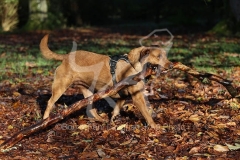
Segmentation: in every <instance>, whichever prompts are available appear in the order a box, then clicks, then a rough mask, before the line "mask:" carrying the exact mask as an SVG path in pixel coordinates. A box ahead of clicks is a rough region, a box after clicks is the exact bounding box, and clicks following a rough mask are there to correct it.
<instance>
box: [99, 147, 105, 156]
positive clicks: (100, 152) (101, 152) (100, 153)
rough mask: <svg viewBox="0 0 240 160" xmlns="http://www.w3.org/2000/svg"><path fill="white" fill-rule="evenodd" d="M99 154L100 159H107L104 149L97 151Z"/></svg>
mask: <svg viewBox="0 0 240 160" xmlns="http://www.w3.org/2000/svg"><path fill="white" fill-rule="evenodd" d="M97 153H98V155H99V156H100V157H102V158H104V157H106V153H105V152H103V150H102V149H100V148H99V149H97Z"/></svg>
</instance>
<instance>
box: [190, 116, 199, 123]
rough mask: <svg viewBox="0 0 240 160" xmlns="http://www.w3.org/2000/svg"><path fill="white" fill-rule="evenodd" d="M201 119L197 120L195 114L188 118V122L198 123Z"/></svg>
mask: <svg viewBox="0 0 240 160" xmlns="http://www.w3.org/2000/svg"><path fill="white" fill-rule="evenodd" d="M200 119H201V118H199V116H198V115H197V114H194V115H191V116H190V117H189V120H190V121H192V122H198V121H199V120H200Z"/></svg>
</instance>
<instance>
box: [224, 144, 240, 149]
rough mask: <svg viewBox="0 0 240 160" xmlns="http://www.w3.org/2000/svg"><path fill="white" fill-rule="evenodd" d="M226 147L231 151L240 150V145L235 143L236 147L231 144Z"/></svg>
mask: <svg viewBox="0 0 240 160" xmlns="http://www.w3.org/2000/svg"><path fill="white" fill-rule="evenodd" d="M226 145H227V147H228V148H229V149H230V150H231V151H234V150H238V149H240V144H239V143H235V145H231V144H227V143H226Z"/></svg>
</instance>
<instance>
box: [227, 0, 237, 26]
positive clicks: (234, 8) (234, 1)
mask: <svg viewBox="0 0 240 160" xmlns="http://www.w3.org/2000/svg"><path fill="white" fill-rule="evenodd" d="M229 2H230V7H231V10H232V13H233V15H234V17H235V18H236V20H237V22H240V1H239V0H230V1H229Z"/></svg>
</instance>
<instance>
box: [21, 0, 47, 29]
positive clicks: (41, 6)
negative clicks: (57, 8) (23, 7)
mask: <svg viewBox="0 0 240 160" xmlns="http://www.w3.org/2000/svg"><path fill="white" fill-rule="evenodd" d="M47 18H48V5H47V0H29V19H28V23H27V25H26V29H27V30H33V29H34V30H35V29H43V28H44V26H45V24H46V20H47Z"/></svg>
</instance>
